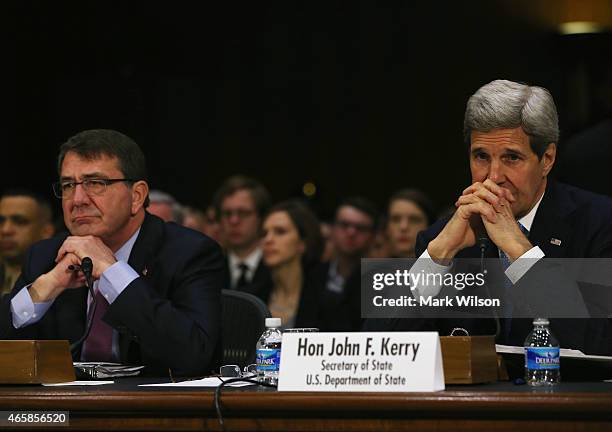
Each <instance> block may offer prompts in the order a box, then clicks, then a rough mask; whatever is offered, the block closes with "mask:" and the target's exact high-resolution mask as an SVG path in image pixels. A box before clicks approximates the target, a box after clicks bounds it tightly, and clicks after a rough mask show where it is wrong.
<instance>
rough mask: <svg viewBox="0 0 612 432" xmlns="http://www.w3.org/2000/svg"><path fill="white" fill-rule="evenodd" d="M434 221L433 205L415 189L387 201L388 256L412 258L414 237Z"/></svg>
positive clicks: (400, 192)
mask: <svg viewBox="0 0 612 432" xmlns="http://www.w3.org/2000/svg"><path fill="white" fill-rule="evenodd" d="M434 221H435V214H434V212H433V204H432V203H431V200H430V199H429V197H428V196H427V195H425V194H424V193H423V192H421V191H420V190H417V189H402V190H399V191H397V192H395V193H394V194H393V195H392V196H391V198H390V199H389V206H388V208H387V221H386V228H387V229H386V233H387V238H388V240H389V255H388V256H392V257H396V258H413V257H414V245H415V243H416V236H417V234H418V233H419V231H423V230H424V229H425V228H427V227H428V226H429V225H431V224H432V223H433V222H434Z"/></svg>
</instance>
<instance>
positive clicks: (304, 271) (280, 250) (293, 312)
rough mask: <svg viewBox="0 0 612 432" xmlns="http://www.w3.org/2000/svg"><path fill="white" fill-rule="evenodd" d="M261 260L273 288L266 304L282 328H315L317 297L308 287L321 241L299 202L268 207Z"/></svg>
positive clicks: (315, 224)
mask: <svg viewBox="0 0 612 432" xmlns="http://www.w3.org/2000/svg"><path fill="white" fill-rule="evenodd" d="M262 247H263V259H264V262H265V264H266V265H267V266H268V267H269V268H270V270H271V272H272V280H273V283H274V286H273V288H272V292H271V293H270V298H269V300H268V308H269V309H270V313H271V314H272V316H273V317H278V318H281V320H282V325H283V327H284V328H289V327H317V324H318V319H317V293H316V291H315V290H314V288H313V286H312V283H309V275H310V270H311V269H312V268H313V266H315V265H316V264H317V263H319V260H320V258H321V253H322V251H323V239H322V237H321V231H320V228H319V222H318V221H317V218H316V217H315V215H314V214H313V213H312V212H311V211H310V209H308V207H306V206H305V205H304V204H302V203H300V202H299V201H285V202H282V203H279V204H277V205H275V206H273V207H272V209H271V210H270V211H269V212H268V214H267V216H266V217H265V218H264V222H263V240H262Z"/></svg>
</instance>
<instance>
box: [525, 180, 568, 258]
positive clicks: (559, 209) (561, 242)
mask: <svg viewBox="0 0 612 432" xmlns="http://www.w3.org/2000/svg"><path fill="white" fill-rule="evenodd" d="M575 208H576V206H575V204H574V203H573V202H572V201H571V200H570V199H569V198H568V197H567V194H563V193H560V191H559V185H557V184H556V183H554V182H553V181H550V182H549V184H548V186H547V188H546V193H545V194H544V198H542V202H541V203H540V207H539V208H538V211H537V213H536V215H535V218H534V220H533V225H532V226H531V230H530V232H529V240H530V241H531V244H533V245H537V246H539V247H540V249H542V251H543V252H544V254H545V255H546V256H547V257H549V258H562V257H564V256H566V254H565V250H566V248H567V247H568V246H569V241H570V239H571V232H572V223H571V217H570V216H571V213H572V212H573V211H574V210H575Z"/></svg>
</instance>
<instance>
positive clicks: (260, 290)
mask: <svg viewBox="0 0 612 432" xmlns="http://www.w3.org/2000/svg"><path fill="white" fill-rule="evenodd" d="M272 285H273V283H272V275H271V274H270V269H269V268H268V267H267V266H266V265H265V264H264V262H263V259H262V260H260V261H259V264H258V265H257V268H256V269H255V273H254V274H253V279H252V280H251V282H249V283H248V284H246V285H245V286H243V287H241V288H240V291H244V292H248V293H249V294H253V295H255V296H257V297H259V298H260V299H262V300H263V302H264V303H266V304H267V303H268V298H269V297H270V292H271V291H272ZM223 288H225V289H232V287H231V276H230V269H229V260H228V259H227V257H226V258H225V266H224V270H223Z"/></svg>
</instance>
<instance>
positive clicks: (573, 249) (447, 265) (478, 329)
mask: <svg viewBox="0 0 612 432" xmlns="http://www.w3.org/2000/svg"><path fill="white" fill-rule="evenodd" d="M464 134H465V139H466V143H467V144H468V146H469V163H470V170H471V173H472V184H471V185H470V186H468V187H467V188H466V189H465V190H464V191H463V193H462V195H461V196H460V197H459V198H458V199H457V202H456V211H455V213H454V214H453V215H452V216H451V217H450V218H446V219H443V220H440V221H438V222H437V223H436V224H434V225H433V226H432V227H430V228H429V229H428V230H426V231H424V232H422V233H420V234H419V236H418V238H417V245H416V251H417V256H420V258H421V259H419V260H418V261H417V263H416V264H415V266H414V267H413V269H412V272H415V273H418V272H419V271H427V272H431V273H441V274H445V273H448V272H451V271H452V265H453V261H454V260H455V259H456V258H477V257H479V256H480V254H481V249H483V250H484V251H483V252H484V254H485V256H488V257H489V256H492V257H496V258H499V260H498V261H497V262H498V263H500V265H501V266H502V272H503V274H502V275H500V276H501V277H502V278H503V279H504V281H501V282H503V285H504V289H505V293H506V296H507V297H506V299H509V302H508V304H510V305H512V304H513V303H514V306H513V307H514V308H517V307H520V304H519V303H516V302H515V299H517V298H519V297H520V296H523V297H522V298H524V299H526V302H523V303H522V304H523V305H524V304H527V305H529V306H530V307H533V308H536V309H539V310H542V308H545V307H548V306H549V305H550V304H559V305H560V307H565V306H566V305H568V306H569V308H570V309H569V310H571V311H572V313H574V312H575V313H577V314H578V315H577V316H580V315H582V311H584V312H585V314H586V308H585V304H584V301H583V299H582V297H581V296H580V294H579V293H580V290H579V289H578V282H577V281H576V280H575V279H574V280H572V279H571V278H570V277H566V275H565V274H564V269H563V268H554V267H553V268H552V269H551V268H550V267H551V266H550V265H549V264H548V263H550V261H549V260H548V258H599V257H611V256H612V200H610V199H609V198H607V197H603V196H600V195H596V194H593V193H589V192H586V191H583V190H580V189H577V188H573V187H570V186H566V185H563V184H560V183H557V182H554V181H552V180H551V179H549V173H550V171H551V169H552V167H553V165H554V163H555V159H556V149H557V145H556V143H557V142H558V138H559V127H558V119H557V110H556V107H555V104H554V102H553V99H552V96H551V95H550V93H549V92H548V91H547V90H546V89H544V88H541V87H534V86H528V85H524V84H519V83H516V82H511V81H504V80H497V81H493V82H491V83H489V84H487V85H485V86H483V87H482V88H480V89H479V90H478V91H477V92H476V93H475V94H474V95H472V97H470V99H469V101H468V103H467V109H466V112H465V119H464ZM481 239H484V240H481ZM503 269H505V270H503ZM504 274H505V275H504ZM533 280H539V281H543V282H544V283H540V284H537V283H531V281H533ZM551 281H554V283H552V284H551ZM439 289H440V287H437V288H436V287H432V286H428V287H424V286H417V290H416V292H417V293H418V294H420V295H424V296H429V295H437V293H438V292H439ZM551 289H552V291H551ZM513 316H516V315H515V314H514V315H513ZM573 316H576V315H573ZM584 316H586V315H584ZM487 322H488V323H487ZM461 324H462V325H461V326H462V327H463V326H471V328H470V330H471V332H470V333H471V334H477V333H495V328H494V327H493V328H492V327H491V325H490V324H491V320H472V321H471V322H462V323H461ZM501 324H502V326H501V329H498V332H497V333H498V337H499V339H498V340H499V341H500V342H502V343H507V344H512V345H521V344H522V343H523V340H524V339H525V337H526V336H527V334H528V332H529V330H530V328H531V321H530V320H528V319H505V320H502V322H501ZM438 326H439V328H438V330H440V332H441V333H442V334H447V332H448V331H449V330H450V328H452V327H454V326H456V322H453V320H440V321H439V322H438ZM440 326H442V327H445V328H442V327H440ZM551 328H552V331H553V333H554V334H555V335H556V336H557V338H558V339H559V340H560V342H561V345H562V346H563V347H567V348H575V349H580V350H583V351H585V352H590V353H600V354H608V355H609V354H612V331H611V329H610V324H609V322H608V320H605V319H551Z"/></svg>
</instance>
